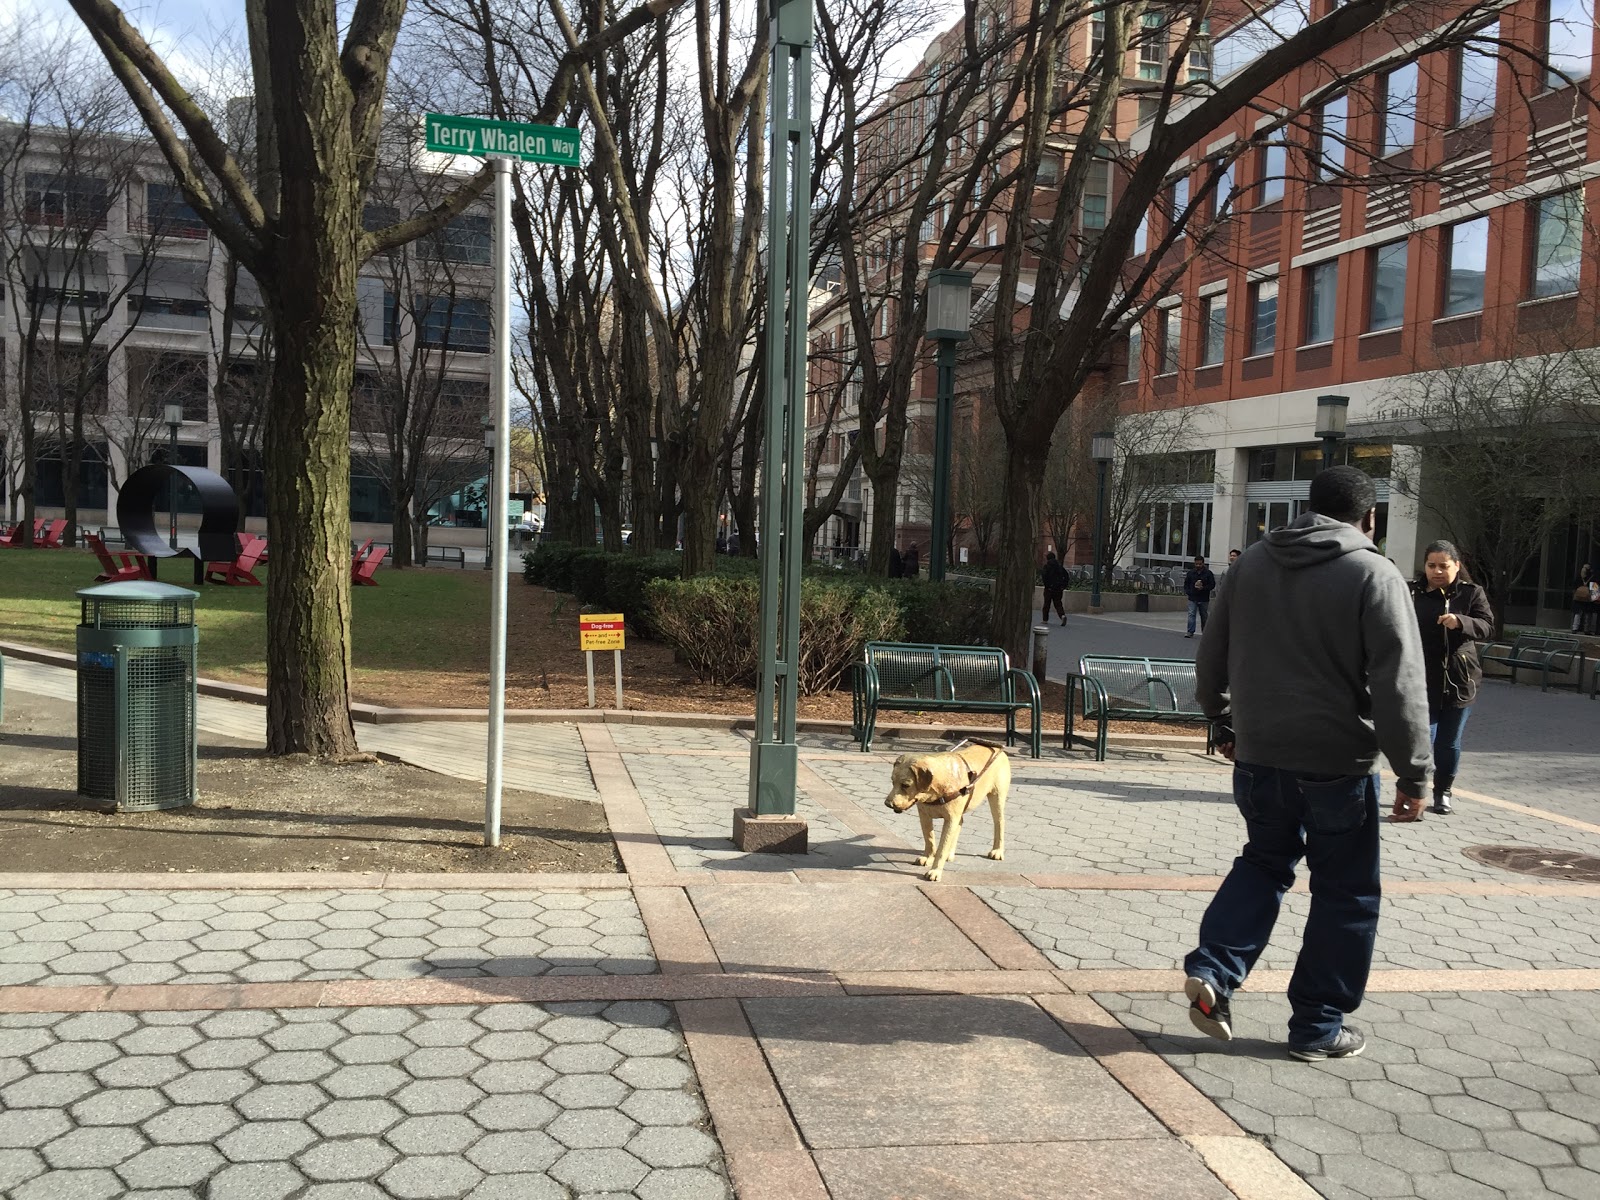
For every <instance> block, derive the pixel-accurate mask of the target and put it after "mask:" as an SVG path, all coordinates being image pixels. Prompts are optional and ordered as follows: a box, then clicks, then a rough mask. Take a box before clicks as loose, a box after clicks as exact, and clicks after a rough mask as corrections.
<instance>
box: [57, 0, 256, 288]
mask: <svg viewBox="0 0 1600 1200" xmlns="http://www.w3.org/2000/svg"><path fill="white" fill-rule="evenodd" d="M69 2H70V3H71V5H72V9H73V11H74V12H76V13H77V14H78V17H79V19H80V20H82V21H83V23H84V26H85V27H86V28H87V29H88V30H89V33H90V35H91V36H92V37H93V38H94V40H95V44H96V45H98V46H99V47H100V50H101V52H102V53H103V54H105V56H106V61H107V62H108V63H109V64H110V65H111V69H112V71H114V72H115V73H116V75H117V78H118V79H119V80H121V82H122V85H123V86H124V87H125V88H127V89H128V95H129V96H130V97H131V98H132V99H133V102H134V104H135V105H136V106H137V107H138V109H139V114H140V115H141V116H142V117H144V120H145V124H146V125H147V126H148V127H149V128H150V132H151V134H153V135H154V137H155V139H156V143H157V144H158V145H159V146H160V147H161V152H162V153H163V154H164V155H166V158H167V162H168V163H169V164H170V165H171V167H172V170H173V174H175V175H176V176H177V177H178V185H179V186H180V187H181V188H183V191H184V198H185V199H187V200H188V201H189V203H190V204H193V205H195V211H196V212H197V213H200V214H201V215H202V216H205V214H206V213H207V211H209V213H210V217H209V218H208V219H207V224H209V225H211V227H212V228H213V229H215V230H216V231H217V234H218V236H219V237H222V238H223V240H224V241H228V240H229V239H230V238H232V239H233V241H232V242H230V243H229V244H230V246H232V247H233V248H234V251H235V253H237V254H239V256H240V257H241V258H244V259H246V261H258V260H259V255H260V252H261V250H260V240H259V239H260V235H261V233H262V231H263V230H264V229H265V227H266V216H265V214H264V213H263V212H262V208H261V204H260V202H259V201H258V200H257V199H256V195H255V192H254V191H253V190H252V188H251V187H250V182H249V180H247V179H246V178H245V176H244V172H243V171H242V170H240V168H239V164H238V162H237V160H235V159H234V157H233V152H232V151H231V150H229V149H228V145H227V143H226V142H225V141H223V140H222V138H221V136H220V135H219V134H218V133H217V130H216V126H214V125H213V124H212V123H211V119H210V118H209V117H208V116H206V114H205V112H204V111H203V110H202V109H201V108H200V106H199V104H197V103H196V102H195V99H194V97H193V96H191V95H190V94H189V93H188V91H187V90H186V89H185V88H184V87H183V85H182V84H180V83H179V82H178V81H177V79H175V78H174V77H173V75H172V72H171V71H169V70H168V69H167V65H166V64H165V63H164V62H162V61H161V58H160V56H159V55H157V54H156V52H155V51H154V50H152V49H151V48H150V44H149V43H148V42H146V41H145V40H144V37H143V36H142V35H141V34H140V33H139V31H138V30H137V29H135V28H134V27H133V26H132V25H130V24H128V19H127V18H126V17H125V16H123V15H122V10H121V9H120V8H118V7H117V6H116V4H114V3H113V2H112V0H69ZM152 91H153V93H154V94H152ZM157 98H159V100H160V103H161V104H165V105H166V106H167V108H168V109H170V110H171V111H172V114H173V115H174V116H175V117H177V119H178V123H179V124H181V125H182V126H183V129H184V132H185V133H187V134H188V135H189V138H190V140H191V141H193V142H194V146H195V149H196V151H198V153H199V155H200V159H201V161H202V162H204V163H205V165H206V167H207V168H208V169H209V170H210V171H211V173H212V174H213V175H215V176H216V178H217V180H218V182H220V183H221V184H222V187H223V190H224V191H225V192H226V193H227V194H228V199H229V200H231V201H232V202H233V206H234V209H235V212H236V214H237V217H236V219H235V220H229V219H227V218H226V217H224V215H223V214H222V211H221V209H220V208H219V207H218V206H217V205H216V204H215V203H214V202H212V200H211V195H210V192H209V191H208V190H207V189H206V188H205V186H204V183H203V182H202V181H201V179H200V176H199V174H198V173H197V172H196V171H195V170H194V167H193V164H192V163H191V162H190V160H189V154H188V151H187V150H186V149H185V148H184V146H183V143H182V142H180V141H179V140H178V137H177V134H176V133H175V131H174V130H173V128H172V125H171V123H170V122H168V121H167V119H166V116H165V115H164V114H163V113H162V112H161V109H160V105H158V104H157V102H156V101H157ZM197 202H198V203H197Z"/></svg>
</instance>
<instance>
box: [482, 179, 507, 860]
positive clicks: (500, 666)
mask: <svg viewBox="0 0 1600 1200" xmlns="http://www.w3.org/2000/svg"><path fill="white" fill-rule="evenodd" d="M493 162H494V334H493V341H494V366H493V368H492V370H491V374H490V390H491V395H492V397H493V404H494V427H495V438H494V466H493V468H492V469H491V471H490V476H489V477H490V479H491V480H492V481H494V483H495V484H496V485H497V486H494V487H493V488H492V489H491V492H490V498H489V521H490V523H491V524H492V526H493V529H492V531H491V536H490V545H491V546H492V547H493V550H492V552H491V554H490V564H491V567H492V570H491V572H490V575H491V578H490V580H489V762H488V767H487V770H486V772H485V779H486V786H485V788H484V797H483V844H484V845H485V846H498V845H499V844H500V788H501V772H502V769H503V767H504V764H505V733H506V580H507V578H508V575H507V571H506V554H507V550H508V543H509V541H510V539H509V537H508V535H507V532H506V500H507V498H508V495H509V489H508V488H507V486H506V485H507V483H508V482H509V481H510V479H511V159H509V158H504V157H497V158H495V159H494V160H493Z"/></svg>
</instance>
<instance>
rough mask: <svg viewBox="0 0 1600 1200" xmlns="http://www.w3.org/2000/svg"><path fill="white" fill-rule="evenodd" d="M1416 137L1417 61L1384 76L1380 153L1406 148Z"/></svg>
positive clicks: (1391, 152)
mask: <svg viewBox="0 0 1600 1200" xmlns="http://www.w3.org/2000/svg"><path fill="white" fill-rule="evenodd" d="M1416 140H1417V64H1416V63H1407V64H1406V65H1405V66H1403V67H1396V68H1395V69H1394V70H1393V71H1390V72H1389V73H1388V74H1387V75H1385V76H1384V77H1383V144H1382V145H1381V146H1380V147H1379V148H1378V153H1379V154H1393V153H1394V152H1395V151H1396V150H1404V149H1405V148H1406V147H1407V146H1409V145H1411V144H1412V143H1413V142H1415V141H1416Z"/></svg>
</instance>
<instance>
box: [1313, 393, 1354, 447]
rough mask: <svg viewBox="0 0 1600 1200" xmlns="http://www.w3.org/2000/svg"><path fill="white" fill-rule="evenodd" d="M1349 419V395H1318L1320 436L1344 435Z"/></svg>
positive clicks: (1318, 431) (1318, 432)
mask: <svg viewBox="0 0 1600 1200" xmlns="http://www.w3.org/2000/svg"><path fill="white" fill-rule="evenodd" d="M1349 419H1350V397H1349V396H1318V397H1317V436H1318V437H1319V438H1342V437H1344V431H1345V425H1346V423H1347V422H1348V421H1349Z"/></svg>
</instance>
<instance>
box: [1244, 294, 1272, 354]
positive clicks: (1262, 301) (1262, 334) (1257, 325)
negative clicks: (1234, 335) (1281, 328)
mask: <svg viewBox="0 0 1600 1200" xmlns="http://www.w3.org/2000/svg"><path fill="white" fill-rule="evenodd" d="M1277 347H1278V281H1277V280H1276V279H1263V280H1260V281H1259V282H1257V283H1252V284H1251V285H1250V353H1251V354H1252V355H1256V354H1271V353H1272V352H1273V351H1274V350H1276V349H1277Z"/></svg>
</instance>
